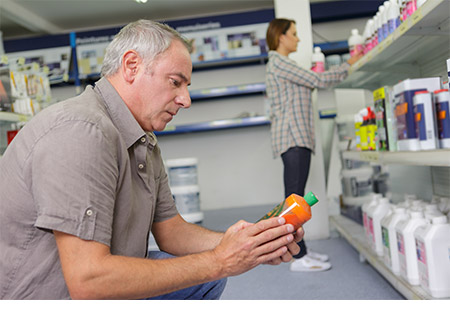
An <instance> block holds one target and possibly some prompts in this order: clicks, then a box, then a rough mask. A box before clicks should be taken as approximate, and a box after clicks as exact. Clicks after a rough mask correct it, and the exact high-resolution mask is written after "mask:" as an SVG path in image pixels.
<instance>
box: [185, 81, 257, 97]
mask: <svg viewBox="0 0 450 320" xmlns="http://www.w3.org/2000/svg"><path fill="white" fill-rule="evenodd" d="M265 91H266V85H265V83H253V84H243V85H239V86H226V87H220V88H209V89H200V90H192V91H190V92H189V93H190V96H191V100H202V99H210V98H221V97H229V96H239V95H246V94H252V93H263V92H265Z"/></svg>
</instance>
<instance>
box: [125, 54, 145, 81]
mask: <svg viewBox="0 0 450 320" xmlns="http://www.w3.org/2000/svg"><path fill="white" fill-rule="evenodd" d="M141 60H142V59H141V58H140V57H139V55H138V54H137V52H136V51H134V50H128V51H127V52H125V54H124V55H123V56H122V72H123V76H124V79H125V81H127V82H130V83H131V82H133V81H134V79H135V78H136V76H137V74H138V71H139V67H140V65H141V64H140V62H141Z"/></svg>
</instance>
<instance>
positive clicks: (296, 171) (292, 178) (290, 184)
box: [281, 147, 311, 259]
mask: <svg viewBox="0 0 450 320" xmlns="http://www.w3.org/2000/svg"><path fill="white" fill-rule="evenodd" d="M281 159H282V160H283V165H284V174H283V176H284V194H285V197H288V196H290V195H291V194H292V193H296V194H298V195H299V196H302V197H303V196H304V195H305V186H306V181H307V180H308V174H309V167H310V164H311V150H310V149H308V148H303V147H293V148H290V149H289V150H288V151H286V152H285V153H283V154H282V155H281ZM298 245H299V246H300V253H299V254H297V255H295V256H294V258H296V259H300V258H301V257H303V256H304V255H306V253H307V252H308V251H307V248H306V245H305V241H303V240H301V241H300V242H299V243H298Z"/></svg>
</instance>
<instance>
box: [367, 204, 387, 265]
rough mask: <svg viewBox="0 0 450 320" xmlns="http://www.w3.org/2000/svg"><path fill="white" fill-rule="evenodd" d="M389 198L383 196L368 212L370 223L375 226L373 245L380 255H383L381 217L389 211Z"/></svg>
mask: <svg viewBox="0 0 450 320" xmlns="http://www.w3.org/2000/svg"><path fill="white" fill-rule="evenodd" d="M389 207H390V205H389V199H387V198H381V199H380V200H379V201H378V204H377V206H376V207H375V209H374V210H373V211H369V212H368V219H369V225H372V226H373V238H372V243H371V247H372V249H373V250H374V251H375V253H376V254H377V255H378V256H380V257H381V256H383V253H384V251H383V240H382V232H381V219H383V218H384V217H385V216H386V215H387V214H388V213H389Z"/></svg>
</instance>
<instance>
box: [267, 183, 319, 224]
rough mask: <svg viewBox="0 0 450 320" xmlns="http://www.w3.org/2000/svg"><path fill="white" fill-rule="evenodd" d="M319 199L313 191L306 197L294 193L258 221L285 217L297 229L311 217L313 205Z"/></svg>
mask: <svg viewBox="0 0 450 320" xmlns="http://www.w3.org/2000/svg"><path fill="white" fill-rule="evenodd" d="M318 201H319V200H318V199H317V198H316V196H315V195H314V193H312V192H309V193H308V194H307V195H306V196H305V197H301V196H299V195H297V194H295V193H293V194H291V195H290V196H289V197H287V198H286V199H285V200H284V201H283V202H282V203H280V204H279V205H277V206H276V207H275V208H273V209H272V210H271V211H270V212H269V213H268V214H266V215H265V216H264V217H262V218H261V219H259V220H258V221H261V220H265V219H269V218H273V217H284V218H285V219H286V223H289V224H292V225H293V226H294V229H295V230H297V229H298V228H300V227H301V226H302V225H303V224H304V223H305V222H306V221H308V220H309V219H311V206H313V205H314V204H316V203H317V202H318Z"/></svg>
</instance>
